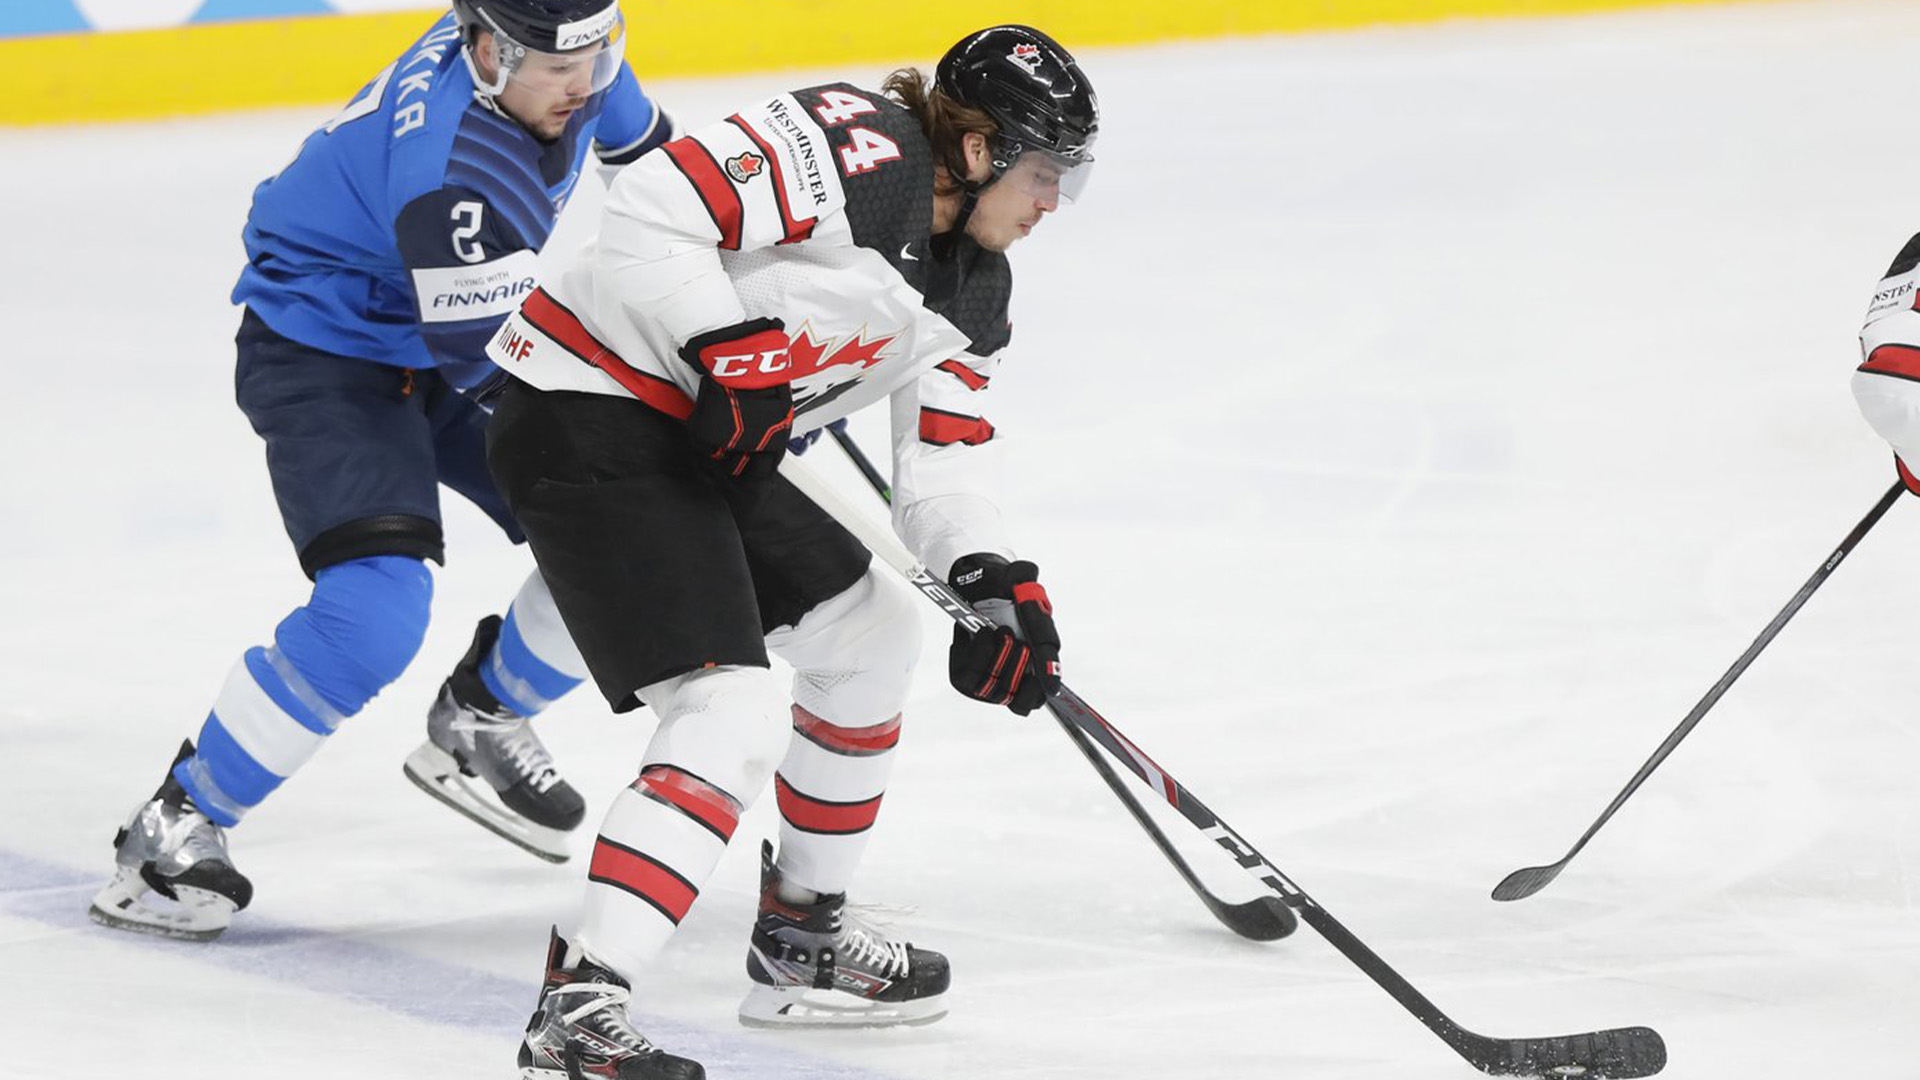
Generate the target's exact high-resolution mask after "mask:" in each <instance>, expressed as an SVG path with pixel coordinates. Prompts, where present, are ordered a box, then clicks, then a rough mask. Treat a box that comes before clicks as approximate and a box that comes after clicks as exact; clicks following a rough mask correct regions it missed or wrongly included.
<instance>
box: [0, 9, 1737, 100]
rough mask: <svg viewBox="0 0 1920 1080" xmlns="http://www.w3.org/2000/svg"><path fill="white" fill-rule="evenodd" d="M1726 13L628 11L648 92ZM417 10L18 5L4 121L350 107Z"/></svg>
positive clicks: (417, 25)
mask: <svg viewBox="0 0 1920 1080" xmlns="http://www.w3.org/2000/svg"><path fill="white" fill-rule="evenodd" d="M1717 2H1723V0H1265V2H1244V0H1193V2H1190V3H1184V4H1165V3H1155V2H1151V0H1110V2H1109V0H1023V2H1018V3H1000V4H994V5H989V6H986V7H975V6H972V5H964V4H950V3H942V4H929V3H895V4H886V5H880V4H873V3H870V2H862V0H758V2H753V3H735V4H706V3H702V4H684V3H682V4H674V3H664V2H663V3H640V2H637V0H624V6H625V7H626V9H627V16H628V26H629V29H630V33H629V35H628V39H627V42H628V44H627V56H628V58H629V59H630V60H631V61H632V63H633V66H634V69H635V70H636V71H637V72H638V73H639V74H640V76H641V78H642V79H643V80H646V79H650V78H664V77H679V76H696V75H715V74H727V73H737V72H747V71H768V70H780V69H785V68H794V67H816V66H822V65H832V64H839V63H860V62H872V63H891V62H898V61H903V60H913V59H917V58H926V59H927V60H931V59H932V58H933V57H936V56H938V55H939V52H940V50H942V49H944V48H945V47H946V46H947V45H948V44H951V43H952V41H953V40H954V39H955V38H957V37H958V36H959V35H961V34H963V33H965V32H967V31H968V30H971V29H975V28H977V27H978V26H979V25H982V24H983V23H986V22H989V21H1019V22H1029V23H1034V24H1036V25H1040V26H1043V27H1045V28H1046V29H1047V30H1048V31H1049V32H1051V33H1053V34H1054V35H1056V36H1058V37H1060V38H1061V39H1062V40H1064V41H1067V42H1069V43H1070V44H1073V45H1075V46H1084V45H1117V44H1131V43H1139V42H1151V41H1168V40H1177V39H1184V38H1212V37H1223V36H1234V35H1246V34H1268V33H1283V32H1289V31H1305V30H1326V29H1337V28H1342V27H1357V26H1369V25H1378V24H1387V23H1415V22H1429V21H1434V20H1440V19H1448V18H1456V17H1503V16H1534V15H1559V14H1576V13H1587V12H1599V11H1611V10H1618V9H1623V8H1642V7H1657V6H1677V5H1681V4H1685V5H1690V6H1701V5H1703V4H1708V3H1717ZM436 10H444V8H438V7H437V6H436V5H433V4H430V3H422V2H421V0H15V2H12V3H8V4H5V5H0V63H4V64H5V66H6V67H7V68H8V69H9V70H14V71H17V72H23V73H24V78H21V79H19V80H18V87H19V89H18V91H17V92H16V93H14V94H10V95H8V96H7V97H5V98H4V99H0V124H7V125H20V124H57V123H69V122H75V121H102V120H135V119H147V118H156V117H166V116H180V115H190V114H198V113H211V112H223V111H228V110H232V109H244V108H260V107H266V106H276V105H312V104H324V103H326V102H331V101H345V100H346V99H347V98H348V97H350V96H351V95H352V92H353V90H354V89H355V88H357V87H359V86H360V85H362V84H364V83H365V81H366V80H367V79H368V78H369V77H370V76H371V75H372V73H373V72H376V71H378V70H379V69H380V68H381V67H382V66H383V65H384V64H386V63H387V62H388V61H389V60H391V59H392V58H393V55H394V54H395V53H396V52H397V51H398V50H399V49H400V48H402V47H403V46H404V45H405V44H406V42H408V41H410V40H412V39H413V38H414V37H416V36H418V35H419V33H420V32H421V31H422V29H423V28H424V27H425V26H426V24H427V23H428V21H430V20H431V19H432V18H433V17H434V13H435V11H436Z"/></svg>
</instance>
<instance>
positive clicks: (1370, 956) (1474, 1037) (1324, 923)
mask: <svg viewBox="0 0 1920 1080" xmlns="http://www.w3.org/2000/svg"><path fill="white" fill-rule="evenodd" d="M781 471H782V472H783V473H785V474H786V476H787V478H788V479H789V480H791V481H792V482H793V483H794V484H795V485H796V486H798V487H799V488H800V490H801V491H803V492H805V493H806V494H807V495H808V496H809V497H811V498H812V499H813V500H814V501H815V502H817V503H819V504H820V506H821V508H822V509H824V510H826V512H827V513H829V514H831V515H832V516H833V517H834V518H835V519H836V520H838V521H839V522H840V523H841V524H842V525H844V526H846V528H847V529H848V531H850V532H852V533H853V534H854V535H855V536H857V537H859V538H860V540H861V541H862V542H863V543H865V544H866V545H867V547H868V548H869V549H871V550H872V551H873V553H874V555H875V556H877V557H878V558H879V559H880V560H881V561H882V562H885V563H887V564H888V565H890V566H892V567H893V568H894V569H895V570H897V571H899V572H900V573H901V574H902V575H903V576H904V577H906V579H907V581H908V583H909V584H911V585H912V586H913V587H914V588H916V589H918V590H919V591H920V593H921V594H922V595H924V596H925V597H926V598H927V599H929V600H931V601H933V603H934V604H936V605H938V606H939V608H940V609H941V610H942V611H944V612H946V613H947V616H948V617H949V618H951V619H953V620H954V621H955V622H957V623H959V624H960V625H961V626H963V627H966V628H968V629H972V630H982V629H986V628H988V627H990V626H992V625H993V624H992V623H991V622H990V621H988V620H987V619H986V618H985V617H983V616H982V615H980V613H978V612H976V611H974V610H973V608H972V607H970V606H968V604H967V602H966V601H965V600H963V599H961V597H960V596H959V594H958V593H955V592H954V591H953V589H952V588H951V587H949V586H948V585H947V584H946V582H943V581H941V580H939V579H938V578H936V577H934V576H933V575H932V574H929V573H928V572H927V569H926V567H924V566H921V565H920V563H919V562H918V561H917V560H915V559H914V557H913V555H912V554H911V553H910V552H908V551H907V549H906V547H905V545H903V544H901V543H900V541H899V540H898V539H897V538H895V537H894V535H893V533H892V531H891V530H888V529H886V528H884V527H882V526H879V525H877V524H876V523H874V522H873V521H871V520H870V519H868V518H866V517H865V516H864V515H862V514H860V513H859V512H858V511H857V510H855V509H854V507H853V506H852V504H851V503H849V502H848V501H847V500H846V499H845V498H843V497H842V496H841V495H840V493H839V492H838V491H836V490H835V489H834V488H833V487H832V486H831V485H829V484H826V483H824V482H822V481H821V480H820V479H819V478H818V477H816V476H814V475H812V474H811V473H810V472H809V471H807V469H806V468H805V467H804V466H801V465H800V464H799V463H798V462H796V461H794V460H793V459H791V458H789V459H788V463H787V464H783V465H782V466H781ZM1051 705H1052V706H1053V709H1054V716H1055V718H1056V719H1059V720H1060V721H1061V722H1062V723H1063V724H1071V725H1072V726H1073V727H1074V728H1075V729H1076V730H1077V731H1078V732H1080V733H1081V734H1083V735H1084V736H1085V737H1087V738H1090V739H1091V740H1093V741H1094V742H1096V743H1098V744H1099V745H1100V746H1102V747H1104V748H1105V749H1106V750H1107V751H1108V752H1110V753H1112V754H1113V755H1114V756H1115V758H1116V759H1117V760H1119V761H1120V762H1121V763H1122V764H1124V765H1126V766H1127V768H1128V769H1130V770H1131V771H1132V772H1133V774H1134V775H1135V776H1137V777H1139V778H1140V781H1141V782H1142V783H1144V784H1146V785H1147V787H1148V788H1149V789H1151V790H1152V791H1153V792H1154V793H1155V794H1157V795H1159V796H1160V797H1161V798H1163V799H1165V800H1166V801H1167V803H1168V805H1170V806H1172V807H1173V808H1174V809H1175V810H1176V811H1178V812H1179V814H1180V816H1181V817H1183V818H1186V819H1187V822H1188V823H1189V824H1191V825H1192V826H1193V827H1194V828H1195V829H1198V830H1199V831H1200V833H1201V835H1203V836H1205V837H1207V838H1208V839H1210V840H1212V841H1213V842H1215V843H1217V844H1219V845H1220V846H1221V847H1222V848H1223V849H1225V850H1226V852H1227V853H1228V854H1229V855H1231V856H1233V858H1234V861H1235V862H1237V863H1238V864H1239V865H1240V867H1241V869H1243V870H1245V871H1246V872H1247V873H1248V874H1249V875H1251V876H1252V877H1253V879H1254V880H1256V881H1258V882H1260V883H1261V884H1262V885H1263V886H1265V887H1267V888H1269V889H1271V890H1272V891H1273V892H1274V894H1275V895H1276V896H1277V897H1278V899H1279V900H1280V901H1281V902H1283V903H1285V904H1286V905H1287V906H1288V907H1290V908H1292V909H1293V910H1295V911H1297V912H1299V913H1300V917H1301V918H1302V919H1305V920H1306V922H1307V925H1309V926H1311V927H1313V928H1314V929H1315V930H1317V931H1319V932H1320V936H1321V937H1324V938H1326V939H1327V941H1328V942H1329V943H1330V944H1332V945H1333V947H1334V948H1336V949H1338V950H1339V951H1340V953H1341V955H1343V956H1345V957H1346V958H1347V959H1348V960H1350V961H1352V962H1353V964H1354V965H1355V966H1356V967H1358V968H1359V969H1360V970H1361V971H1362V972H1364V973H1366V975H1367V977H1368V978H1370V979H1372V980H1373V982H1374V983H1375V985H1377V986H1379V987H1380V988H1381V989H1383V990H1385V991H1386V992H1387V993H1388V994H1389V995H1391V996H1392V997H1393V999H1394V1000H1395V1001H1397V1002H1399V1003H1400V1005H1401V1006H1402V1007H1403V1008H1405V1009H1406V1010H1407V1011H1408V1012H1410V1013H1412V1014H1413V1015H1414V1017H1415V1019H1418V1020H1419V1021H1420V1022H1421V1023H1423V1024H1425V1025H1426V1026H1427V1028H1428V1029H1429V1030H1430V1031H1432V1032H1433V1033H1434V1034H1435V1035H1438V1036H1439V1037H1440V1038H1441V1040H1442V1041H1444V1042H1445V1043H1446V1044H1447V1045H1448V1046H1450V1047H1452V1048H1453V1050H1454V1052H1455V1053H1457V1054H1459V1055H1460V1056H1461V1057H1463V1058H1465V1059H1466V1060H1467V1061H1468V1062H1470V1063H1471V1064H1472V1065H1473V1066H1474V1067H1475V1068H1477V1069H1479V1070H1480V1071H1482V1072H1485V1073H1490V1074H1493V1075H1495V1076H1550V1077H1588V1078H1592V1080H1603V1078H1604V1080H1632V1078H1634V1077H1641V1076H1652V1075H1653V1074H1654V1073H1657V1072H1659V1071H1660V1070H1661V1069H1662V1068H1664V1067H1665V1066H1666V1064H1667V1047H1666V1043H1665V1042H1664V1041H1663V1040H1662V1039H1661V1038H1660V1034H1659V1032H1656V1031H1654V1030H1653V1029H1652V1028H1646V1027H1631V1028H1610V1029H1608V1030H1606V1031H1592V1032H1587V1033H1584V1034H1580V1035H1562V1036H1557V1037H1552V1038H1542V1039H1495V1038H1489V1037H1488V1036H1485V1035H1479V1034H1476V1033H1474V1032H1471V1031H1468V1030H1467V1029H1466V1028H1463V1027H1461V1026H1460V1025H1459V1024H1456V1023H1454V1022H1453V1020H1452V1018H1450V1017H1448V1016H1447V1015H1446V1014H1445V1013H1443V1012H1441V1011H1440V1009H1439V1007H1438V1006H1436V1005H1435V1004H1434V1003H1433V1002H1431V1001H1429V1000H1427V997H1426V995H1424V994H1422V993H1421V992H1420V991H1419V990H1417V989H1415V988H1414V986H1413V984H1412V983H1409V982H1408V981H1407V980H1406V979H1404V978H1402V977H1401V975H1400V973H1399V972H1397V971H1395V970H1394V969H1393V968H1392V967H1390V966H1389V965H1388V964H1387V962H1386V961H1385V960H1382V959H1381V958H1380V957H1379V955H1378V954H1376V953H1375V952H1374V951H1373V950H1372V949H1370V948H1368V947H1367V946H1366V944H1365V943H1363V942H1362V941H1361V940H1360V939H1359V938H1357V937H1355V936H1354V935H1353V933H1352V931H1350V930H1348V929H1347V928H1346V927H1345V926H1343V925H1341V924H1340V922H1339V920H1337V919H1335V918H1334V917H1333V915H1332V914H1331V913H1330V912H1328V911H1327V910H1326V909H1325V908H1323V907H1321V906H1320V905H1319V903H1317V902H1316V901H1315V900H1314V899H1313V898H1312V897H1310V896H1308V895H1307V893H1306V891H1305V890H1303V889H1301V888H1300V886H1299V885H1297V884H1295V883H1294V882H1293V880H1292V879H1290V878H1288V877H1287V876H1286V875H1285V874H1282V873H1281V872H1280V871H1279V870H1278V869H1276V868H1275V867H1274V866H1273V864H1272V863H1269V862H1268V861H1267V859H1266V857H1265V856H1263V855H1261V854H1260V853H1259V852H1258V851H1256V850H1254V847H1253V845H1252V844H1249V843H1247V842H1246V840H1245V839H1243V838H1242V837H1241V836H1240V834H1239V833H1237V832H1235V831H1234V830H1233V829H1232V828H1231V827H1229V826H1228V825H1227V823H1226V822H1224V821H1221V820H1220V819H1219V817H1217V816H1216V815H1215V814H1214V813H1213V811H1211V810H1209V809H1207V807H1206V806H1205V804H1203V803H1201V801H1200V800H1199V799H1198V798H1196V797H1195V796H1194V795H1193V793H1192V792H1190V791H1188V790H1187V789H1186V788H1185V787H1184V786H1183V785H1182V784H1181V783H1180V782H1179V781H1178V780H1175V779H1174V778H1173V777H1172V776H1171V775H1169V774H1168V773H1167V772H1166V770H1164V769H1162V768H1160V767H1159V766H1158V765H1156V764H1154V763H1153V760H1152V759H1151V758H1149V757H1147V755H1146V754H1145V753H1144V752H1142V751H1141V750H1140V748H1139V747H1137V746H1135V745H1134V744H1133V742H1132V741H1131V740H1129V739H1128V738H1127V737H1126V736H1125V735H1122V734H1121V733H1120V730H1119V729H1118V728H1116V727H1114V726H1113V724H1112V723H1111V722H1110V721H1108V720H1107V719H1106V718H1105V717H1102V716H1101V715H1100V714H1099V713H1097V712H1095V711H1094V710H1093V708H1092V706H1090V705H1088V704H1087V703H1086V702H1085V701H1083V700H1081V698H1080V696H1079V695H1077V694H1075V693H1074V692H1073V691H1071V690H1069V689H1067V688H1066V687H1064V686H1063V687H1061V688H1060V690H1059V691H1058V692H1057V693H1056V694H1055V695H1054V696H1053V698H1052V701H1051Z"/></svg>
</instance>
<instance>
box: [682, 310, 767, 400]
mask: <svg viewBox="0 0 1920 1080" xmlns="http://www.w3.org/2000/svg"><path fill="white" fill-rule="evenodd" d="M681 355H682V356H683V357H685V358H686V360H687V362H688V363H690V364H692V365H693V366H694V367H697V368H699V369H701V371H703V372H705V373H706V374H707V375H708V376H710V377H711V378H712V379H713V380H714V381H715V382H718V383H723V384H725V385H727V386H729V387H732V388H733V389H735V390H765V389H767V388H768V387H771V386H779V385H780V384H781V383H784V382H787V381H788V380H789V379H790V378H792V372H793V361H792V360H791V359H789V358H788V357H787V331H786V328H785V327H784V326H782V325H781V324H780V322H779V321H778V320H775V319H753V320H751V321H749V322H743V323H738V324H736V325H733V326H728V327H723V328H721V329H719V330H714V331H712V332H710V333H705V334H701V335H700V336H699V337H696V338H694V339H693V340H692V341H689V342H687V346H686V348H685V349H684V350H682V351H681Z"/></svg>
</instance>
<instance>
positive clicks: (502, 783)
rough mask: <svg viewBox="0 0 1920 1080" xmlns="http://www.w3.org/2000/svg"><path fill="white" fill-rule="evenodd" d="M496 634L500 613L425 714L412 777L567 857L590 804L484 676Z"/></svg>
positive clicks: (464, 809) (511, 836) (462, 808)
mask: <svg viewBox="0 0 1920 1080" xmlns="http://www.w3.org/2000/svg"><path fill="white" fill-rule="evenodd" d="M499 636H500V617H499V616H497V615H489V616H487V617H486V618H484V619H482V620H480V625H479V627H478V628H476V629H475V630H474V634H473V645H472V647H471V648H469V649H468V650H467V655H466V656H465V657H464V658H463V659H461V661H460V664H459V666H458V667H456V668H454V670H453V674H452V675H450V676H448V677H447V681H446V682H445V683H443V684H441V686H440V695H439V697H437V698H435V699H434V702H433V707H432V708H431V709H430V710H428V712H427V741H426V742H425V743H423V744H421V746H420V748H419V749H418V750H415V751H414V752H413V753H411V754H409V755H407V761H406V766H405V767H406V773H407V779H409V780H412V781H413V782H414V784H415V786H417V787H418V788H419V789H420V790H421V791H424V792H426V793H427V794H429V795H431V796H433V797H434V798H436V799H438V800H440V801H441V802H443V803H445V804H447V805H448V806H450V807H452V808H453V809H455V810H458V811H459V812H460V813H462V814H464V815H466V816H467V817H468V818H470V819H472V820H473V821H474V822H476V823H478V824H479V825H481V826H483V827H484V828H486V829H488V830H489V831H491V832H493V833H494V834H495V835H498V836H500V837H502V838H503V839H505V840H507V841H508V842H510V843H512V844H515V845H517V846H518V847H520V848H523V849H525V850H526V851H529V852H532V853H533V854H534V855H537V856H539V857H540V858H542V859H545V860H547V861H548V862H555V863H560V862H566V861H567V859H568V858H569V857H570V852H569V851H568V850H567V834H568V833H570V832H571V831H572V830H573V829H575V828H577V827H578V826H579V824H580V822H581V820H582V819H583V818H584V817H585V816H586V812H587V808H586V802H585V800H583V799H581V798H580V794H579V792H576V791H575V790H574V789H573V786H572V785H571V784H568V783H567V782H566V781H565V780H562V779H561V778H560V774H559V772H558V771H557V770H555V768H554V766H553V756H552V755H550V754H548V753H547V748H546V746H544V745H543V744H542V743H541V742H540V738H539V736H537V735H535V734H534V733H533V725H532V724H531V723H530V722H529V721H528V719H527V718H526V717H524V716H519V715H517V714H515V713H514V712H513V711H512V710H511V709H508V708H507V707H506V706H504V705H502V704H501V703H500V701H499V699H498V698H496V697H494V695H493V693H492V692H491V691H489V690H488V689H487V685H486V683H484V682H482V681H481V679H480V665H481V663H483V662H484V661H485V660H486V657H487V655H488V654H489V653H490V652H492V651H493V643H494V641H495V639H497V638H498V637H499Z"/></svg>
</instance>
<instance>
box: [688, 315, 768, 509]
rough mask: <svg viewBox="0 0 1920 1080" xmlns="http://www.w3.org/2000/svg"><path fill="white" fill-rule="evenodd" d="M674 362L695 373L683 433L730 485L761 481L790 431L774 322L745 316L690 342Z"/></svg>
mask: <svg viewBox="0 0 1920 1080" xmlns="http://www.w3.org/2000/svg"><path fill="white" fill-rule="evenodd" d="M680 358H681V359H682V360H685V361H686V362H687V363H689V364H691V365H693V366H694V368H696V369H697V370H698V371H699V372H700V392H699V393H698V394H696V395H695V396H694V399H693V414H692V415H690V416H688V417H687V435H688V436H689V437H690V438H692V439H693V445H694V446H695V447H696V448H697V449H698V450H699V451H700V454H701V456H703V457H705V458H707V459H709V460H711V461H713V462H714V464H715V466H716V467H717V468H718V469H719V471H720V473H721V474H722V475H724V476H727V477H729V478H732V479H736V480H749V481H756V480H765V479H767V478H769V477H771V476H772V475H773V473H774V470H776V469H778V468H779V467H780V459H781V458H782V457H784V456H785V455H786V452H787V433H788V432H789V431H791V430H792V429H793V388H792V387H790V386H788V385H787V379H788V378H790V377H791V376H792V374H793V372H792V369H791V366H790V364H789V362H788V360H787V332H786V328H785V327H783V326H782V325H781V324H780V321H779V320H778V319H750V320H748V321H747V322H743V323H736V324H734V325H733V326H723V327H721V328H720V329H718V330H709V331H708V332H706V333H704V334H701V335H699V336H697V337H695V338H694V339H693V340H691V341H689V342H687V343H686V344H685V345H683V346H681V348H680Z"/></svg>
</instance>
